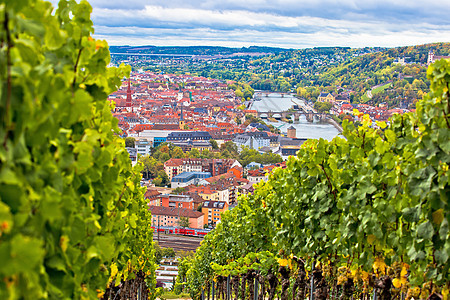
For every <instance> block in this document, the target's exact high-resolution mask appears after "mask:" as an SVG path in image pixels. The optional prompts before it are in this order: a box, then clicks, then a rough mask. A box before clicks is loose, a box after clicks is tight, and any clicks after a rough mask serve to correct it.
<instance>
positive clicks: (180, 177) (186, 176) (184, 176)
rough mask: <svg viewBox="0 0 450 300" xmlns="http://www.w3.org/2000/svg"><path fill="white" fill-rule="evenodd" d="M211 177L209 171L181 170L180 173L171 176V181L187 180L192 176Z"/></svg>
mask: <svg viewBox="0 0 450 300" xmlns="http://www.w3.org/2000/svg"><path fill="white" fill-rule="evenodd" d="M209 177H211V173H210V172H183V173H181V174H178V175H175V176H173V178H172V180H171V181H172V182H187V181H189V180H192V179H194V178H202V179H203V178H209Z"/></svg>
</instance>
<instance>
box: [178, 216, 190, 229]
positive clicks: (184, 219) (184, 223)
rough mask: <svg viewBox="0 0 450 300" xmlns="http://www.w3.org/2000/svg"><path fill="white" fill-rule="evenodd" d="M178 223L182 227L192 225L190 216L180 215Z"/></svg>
mask: <svg viewBox="0 0 450 300" xmlns="http://www.w3.org/2000/svg"><path fill="white" fill-rule="evenodd" d="M178 225H179V226H181V227H184V228H186V227H189V226H190V224H189V218H188V217H180V222H179V224H178Z"/></svg>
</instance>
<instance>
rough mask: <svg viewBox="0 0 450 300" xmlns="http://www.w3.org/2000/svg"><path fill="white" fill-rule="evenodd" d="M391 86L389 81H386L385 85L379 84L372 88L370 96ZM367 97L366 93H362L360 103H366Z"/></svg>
mask: <svg viewBox="0 0 450 300" xmlns="http://www.w3.org/2000/svg"><path fill="white" fill-rule="evenodd" d="M390 86H391V83H386V84H385V85H382V86H379V87H377V88H374V89H373V90H372V96H373V95H375V94H378V93H379V92H382V91H384V90H385V89H387V88H389V87H390ZM369 100H370V99H369V97H367V93H364V95H362V97H361V102H362V103H366V102H367V101H369Z"/></svg>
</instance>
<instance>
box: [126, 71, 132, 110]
mask: <svg viewBox="0 0 450 300" xmlns="http://www.w3.org/2000/svg"><path fill="white" fill-rule="evenodd" d="M126 107H131V78H128V89H127V102H126Z"/></svg>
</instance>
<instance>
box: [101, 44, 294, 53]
mask: <svg viewBox="0 0 450 300" xmlns="http://www.w3.org/2000/svg"><path fill="white" fill-rule="evenodd" d="M109 50H110V52H111V53H140V54H186V55H233V54H236V53H265V54H266V55H268V54H278V53H280V52H284V51H289V50H288V49H283V48H272V47H260V46H251V47H242V48H228V47H216V46H110V47H109Z"/></svg>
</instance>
